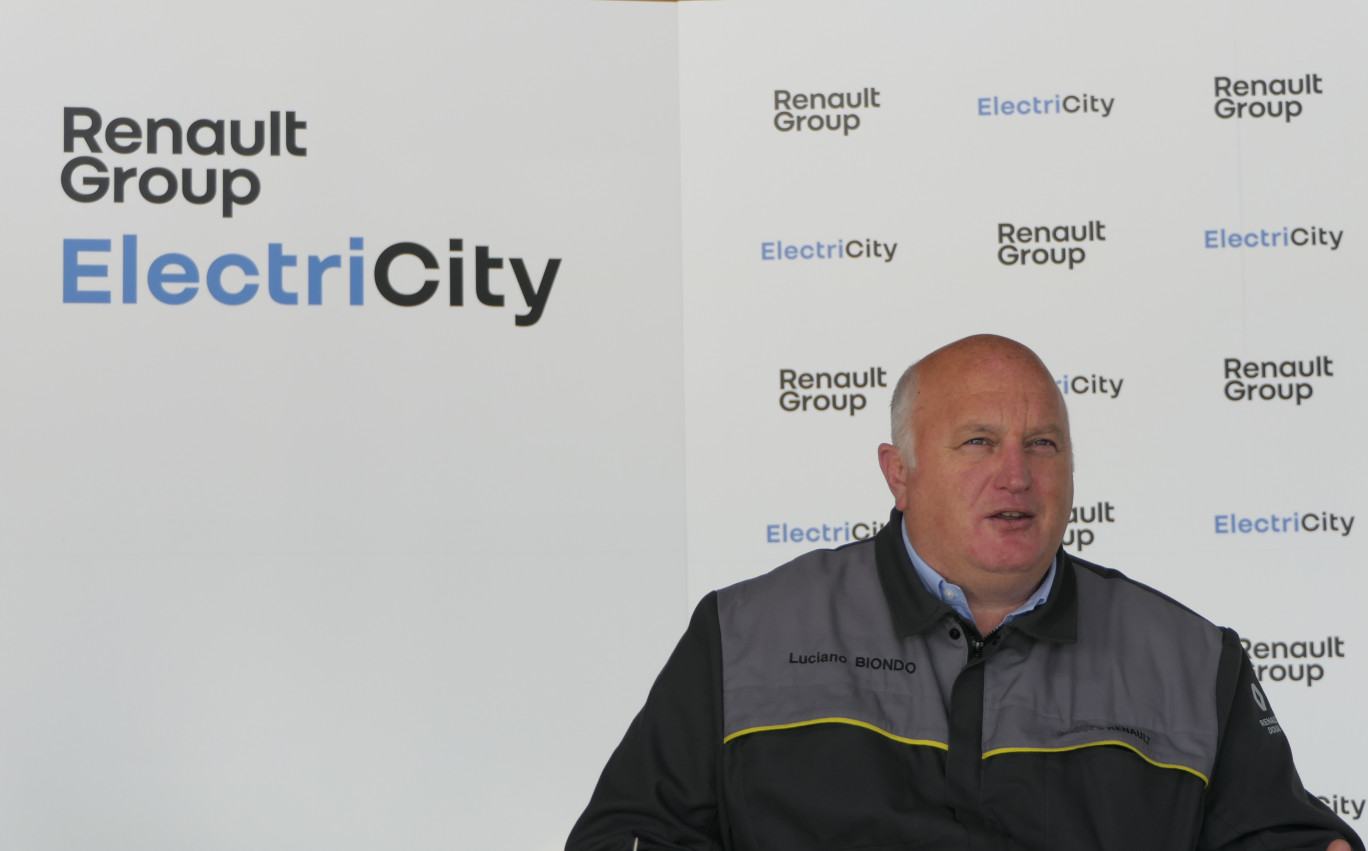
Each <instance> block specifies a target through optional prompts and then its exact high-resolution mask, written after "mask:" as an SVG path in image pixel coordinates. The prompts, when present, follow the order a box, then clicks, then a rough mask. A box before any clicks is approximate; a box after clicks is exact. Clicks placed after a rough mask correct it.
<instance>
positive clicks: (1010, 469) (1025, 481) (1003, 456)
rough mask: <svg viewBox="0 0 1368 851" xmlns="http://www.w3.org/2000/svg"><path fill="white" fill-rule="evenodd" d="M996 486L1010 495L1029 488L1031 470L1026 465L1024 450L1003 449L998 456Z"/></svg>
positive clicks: (1017, 448)
mask: <svg viewBox="0 0 1368 851" xmlns="http://www.w3.org/2000/svg"><path fill="white" fill-rule="evenodd" d="M996 484H997V486H998V487H999V488H1002V489H1003V490H1005V491H1008V492H1010V493H1020V492H1021V491H1024V490H1026V489H1027V488H1029V487H1030V486H1031V468H1030V466H1029V465H1028V464H1027V463H1026V451H1025V450H1024V449H1022V448H1021V447H1019V446H1017V447H1004V448H1003V450H1002V451H1001V452H1000V453H999V454H998V469H997V482H996Z"/></svg>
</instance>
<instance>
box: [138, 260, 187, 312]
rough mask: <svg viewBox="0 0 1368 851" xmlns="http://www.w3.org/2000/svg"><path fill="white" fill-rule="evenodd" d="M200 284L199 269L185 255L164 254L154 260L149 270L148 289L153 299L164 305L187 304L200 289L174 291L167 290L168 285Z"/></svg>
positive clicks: (185, 288) (184, 288)
mask: <svg viewBox="0 0 1368 851" xmlns="http://www.w3.org/2000/svg"><path fill="white" fill-rule="evenodd" d="M172 267H179V268H172ZM198 282H199V267H198V266H196V265H195V261H194V260H191V259H190V258H189V257H186V256H185V255H184V254H163V255H162V256H160V257H158V258H157V259H156V260H153V261H152V265H151V266H150V267H149V268H148V270H147V288H148V289H149V290H151V291H152V297H153V298H155V299H156V300H157V301H159V302H161V303H162V304H185V303H186V302H187V301H189V300H190V299H192V298H194V297H195V293H197V292H199V287H183V288H181V289H180V290H176V291H172V290H168V289H167V288H166V285H167V284H194V283H198Z"/></svg>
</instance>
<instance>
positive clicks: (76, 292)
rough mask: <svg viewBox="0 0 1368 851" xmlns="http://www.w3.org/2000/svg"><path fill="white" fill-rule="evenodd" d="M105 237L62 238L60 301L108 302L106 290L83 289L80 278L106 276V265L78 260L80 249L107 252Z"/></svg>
mask: <svg viewBox="0 0 1368 851" xmlns="http://www.w3.org/2000/svg"><path fill="white" fill-rule="evenodd" d="M109 247H110V242H109V240H107V239H64V240H62V301H63V302H65V303H67V304H109V291H108V290H83V289H81V280H80V279H81V278H107V277H109V267H108V266H96V265H93V264H89V265H87V264H82V263H80V262H79V260H80V254H81V252H82V251H103V252H108V251H109Z"/></svg>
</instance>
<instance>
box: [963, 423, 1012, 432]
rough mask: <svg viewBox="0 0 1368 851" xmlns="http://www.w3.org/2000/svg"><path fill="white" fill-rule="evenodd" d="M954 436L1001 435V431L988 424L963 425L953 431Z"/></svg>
mask: <svg viewBox="0 0 1368 851" xmlns="http://www.w3.org/2000/svg"><path fill="white" fill-rule="evenodd" d="M954 433H955V434H1001V433H1002V429H1001V428H999V427H998V426H995V425H990V424H988V423H963V424H962V425H960V426H959V427H958V428H956V429H955V432H954Z"/></svg>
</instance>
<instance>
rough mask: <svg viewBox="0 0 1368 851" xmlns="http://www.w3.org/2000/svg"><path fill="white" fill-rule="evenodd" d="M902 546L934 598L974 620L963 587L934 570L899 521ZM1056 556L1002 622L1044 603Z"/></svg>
mask: <svg viewBox="0 0 1368 851" xmlns="http://www.w3.org/2000/svg"><path fill="white" fill-rule="evenodd" d="M899 525H900V526H902V539H903V546H905V547H907V555H908V558H910V559H912V569H913V570H914V571H916V574H917V578H918V579H920V580H921V583H922V585H923V586H925V587H926V590H927V591H928V592H929V593H930V594H931V595H933V596H934V597H935V598H936V599H937V600H940V601H941V602H942V603H944V604H945V605H947V606H949V607H950V608H951V609H954V611H955V614H957V615H959V616H960V617H961V618H963V619H964V620H965V621H966V622H968V623H974V615H973V614H972V613H971V612H970V611H969V603H968V601H966V600H965V599H964V589H963V588H961V587H959V586H958V585H956V584H954V583H953V582H949V581H947V580H946V578H945V577H944V576H941V575H940V574H939V573H937V572H936V570H935V568H933V567H932V566H931V565H929V564H927V563H926V562H925V561H924V560H923V559H922V557H921V556H919V555H917V551H916V550H915V549H913V547H912V541H911V539H910V538H908V537H907V524H906V523H905V522H904V523H901V524H899ZM1054 578H1055V560H1051V561H1050V569H1049V570H1047V571H1045V578H1044V579H1042V580H1041V581H1040V586H1039V587H1038V588H1036V590H1035V593H1034V594H1033V595H1032V596H1031V597H1030V598H1029V599H1027V600H1026V602H1024V603H1022V604H1021V605H1020V606H1019V607H1018V608H1017V609H1016V610H1015V611H1014V612H1012V613H1011V614H1009V615H1008V616H1007V617H1005V618H1003V620H1002V623H1003V624H1004V625H1005V624H1008V623H1011V622H1012V620H1014V619H1015V618H1017V617H1019V616H1021V615H1024V614H1026V613H1027V612H1029V611H1032V610H1033V609H1035V608H1036V607H1037V606H1039V605H1040V604H1042V603H1044V602H1045V600H1046V598H1048V597H1049V596H1050V588H1052V587H1053V586H1054Z"/></svg>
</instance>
